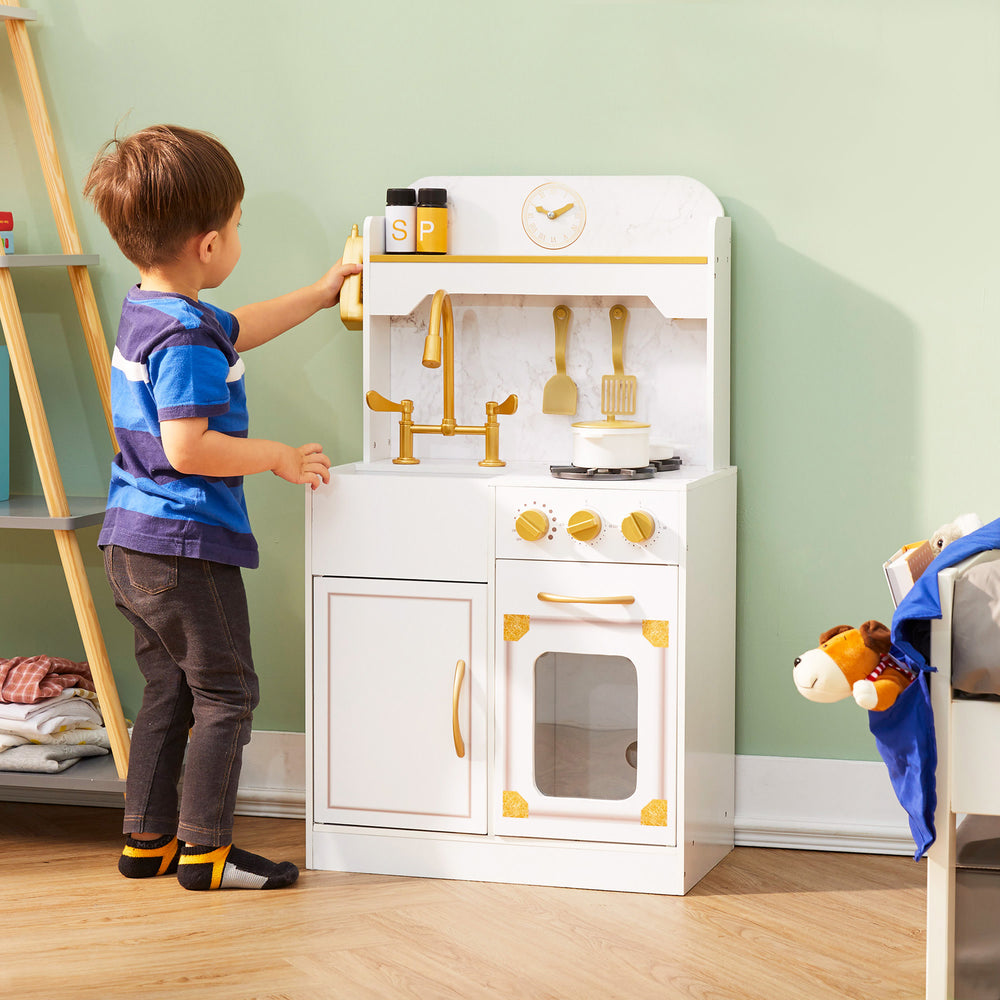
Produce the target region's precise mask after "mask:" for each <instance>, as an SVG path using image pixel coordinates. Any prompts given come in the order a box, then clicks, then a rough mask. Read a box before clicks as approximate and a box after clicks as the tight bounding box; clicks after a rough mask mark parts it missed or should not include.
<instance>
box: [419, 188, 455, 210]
mask: <svg viewBox="0 0 1000 1000" xmlns="http://www.w3.org/2000/svg"><path fill="white" fill-rule="evenodd" d="M417 204H418V205H433V206H440V207H441V208H446V207H447V206H448V191H447V189H446V188H421V189H420V190H419V191H418V192H417Z"/></svg>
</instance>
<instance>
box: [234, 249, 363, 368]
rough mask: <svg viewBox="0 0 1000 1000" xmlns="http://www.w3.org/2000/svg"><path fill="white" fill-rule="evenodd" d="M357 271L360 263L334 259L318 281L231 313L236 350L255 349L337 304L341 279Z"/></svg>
mask: <svg viewBox="0 0 1000 1000" xmlns="http://www.w3.org/2000/svg"><path fill="white" fill-rule="evenodd" d="M360 270H361V265H360V264H345V263H343V262H342V261H339V260H338V261H337V263H336V264H334V265H333V267H331V268H330V270H329V271H327V272H326V274H324V275H323V277H322V278H320V279H319V281H316V282H314V283H313V284H311V285H306V286H305V287H303V288H299V289H297V290H296V291H294V292H289V293H288V294H287V295H280V296H278V298H276V299H268V300H267V301H266V302H255V303H253V304H252V305H248V306H241V307H240V308H239V309H235V310H233V315H234V316H235V317H236V319H237V320H238V321H239V324H240V332H239V336H238V337H237V340H236V344H237V347H238V348H239V350H240V351H248V350H250V348H252V347H259V346H260V345H261V344H266V343H267V342H268V341H269V340H273V339H274V338H275V337H277V336H278V335H279V334H282V333H284V332H285V331H286V330H290V329H291V328H292V327H293V326H298V325H299V323H301V322H303V321H304V320H307V319H308V318H309V317H310V316H312V315H313V313H317V312H319V310H320V309H329V308H330V307H331V306H335V305H336V304H337V303H338V302H339V301H340V289H341V286H342V285H343V284H344V279H345V278H346V277H348V276H349V275H352V274H357V273H358V272H359V271H360Z"/></svg>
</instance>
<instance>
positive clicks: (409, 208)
mask: <svg viewBox="0 0 1000 1000" xmlns="http://www.w3.org/2000/svg"><path fill="white" fill-rule="evenodd" d="M416 249H417V192H416V191H414V190H413V188H389V190H388V191H386V193H385V252H386V253H413V251H414V250H416Z"/></svg>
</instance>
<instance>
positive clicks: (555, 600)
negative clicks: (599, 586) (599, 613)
mask: <svg viewBox="0 0 1000 1000" xmlns="http://www.w3.org/2000/svg"><path fill="white" fill-rule="evenodd" d="M538 599H539V600H540V601H548V602H549V603H550V604H635V598H634V597H632V596H631V595H630V594H624V595H622V596H621V597H566V596H565V595H563V594H539V595H538Z"/></svg>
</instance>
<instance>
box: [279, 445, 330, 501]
mask: <svg viewBox="0 0 1000 1000" xmlns="http://www.w3.org/2000/svg"><path fill="white" fill-rule="evenodd" d="M331 464H332V463H331V462H330V459H328V458H327V457H326V455H324V454H323V446H322V445H319V444H304V445H302V447H300V448H293V447H292V446H291V445H285V446H284V447H283V448H282V451H281V457H280V460H279V461H278V464H277V465H275V466H274V468H273V469H271V471H272V472H273V473H274V474H275V475H276V476H280V477H281V478H282V479H285V480H287V481H288V482H290V483H302V484H305V485H307V486H311V487H312V488H313V489H314V490H315V489H317V488H318V487H319V484H320V483H321V482H323V483H328V482H330V465H331Z"/></svg>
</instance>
